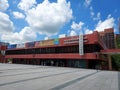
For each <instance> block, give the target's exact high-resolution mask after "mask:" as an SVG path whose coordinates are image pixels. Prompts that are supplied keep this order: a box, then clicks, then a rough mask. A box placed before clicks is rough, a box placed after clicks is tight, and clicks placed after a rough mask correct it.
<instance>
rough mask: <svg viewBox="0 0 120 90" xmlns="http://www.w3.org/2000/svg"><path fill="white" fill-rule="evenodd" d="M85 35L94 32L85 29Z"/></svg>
mask: <svg viewBox="0 0 120 90" xmlns="http://www.w3.org/2000/svg"><path fill="white" fill-rule="evenodd" d="M84 33H85V34H91V33H93V31H92V30H89V29H84Z"/></svg>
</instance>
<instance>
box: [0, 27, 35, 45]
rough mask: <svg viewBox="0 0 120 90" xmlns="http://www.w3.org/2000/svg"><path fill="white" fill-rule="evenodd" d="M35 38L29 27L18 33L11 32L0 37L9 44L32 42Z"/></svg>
mask: <svg viewBox="0 0 120 90" xmlns="http://www.w3.org/2000/svg"><path fill="white" fill-rule="evenodd" d="M36 37H37V36H36V33H35V32H34V31H33V30H32V29H31V28H30V27H24V28H23V29H22V30H21V31H20V32H19V33H18V32H15V33H13V32H11V33H7V34H3V35H2V36H1V39H2V40H3V41H6V42H9V43H11V44H16V43H24V42H29V41H34V40H35V38H36Z"/></svg>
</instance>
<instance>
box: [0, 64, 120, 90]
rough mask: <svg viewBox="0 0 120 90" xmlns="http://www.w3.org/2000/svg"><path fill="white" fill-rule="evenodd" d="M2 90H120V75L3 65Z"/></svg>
mask: <svg viewBox="0 0 120 90" xmlns="http://www.w3.org/2000/svg"><path fill="white" fill-rule="evenodd" d="M0 90H120V72H116V71H101V70H99V71H97V70H92V69H80V68H67V67H50V66H36V65H20V64H1V63H0Z"/></svg>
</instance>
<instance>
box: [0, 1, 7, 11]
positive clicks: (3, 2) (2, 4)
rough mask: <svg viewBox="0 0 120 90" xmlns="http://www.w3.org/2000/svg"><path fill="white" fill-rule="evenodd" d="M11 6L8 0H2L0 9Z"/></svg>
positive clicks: (3, 9)
mask: <svg viewBox="0 0 120 90" xmlns="http://www.w3.org/2000/svg"><path fill="white" fill-rule="evenodd" d="M8 7H9V4H8V0H0V11H5V10H7V9H8Z"/></svg>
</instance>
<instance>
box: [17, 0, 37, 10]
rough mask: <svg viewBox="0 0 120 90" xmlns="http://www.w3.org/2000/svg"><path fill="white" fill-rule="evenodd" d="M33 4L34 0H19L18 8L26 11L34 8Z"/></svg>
mask: <svg viewBox="0 0 120 90" xmlns="http://www.w3.org/2000/svg"><path fill="white" fill-rule="evenodd" d="M35 4H37V2H36V0H21V1H20V3H19V4H18V8H19V9H21V10H24V11H27V10H28V9H30V8H32V7H34V6H35Z"/></svg>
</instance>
